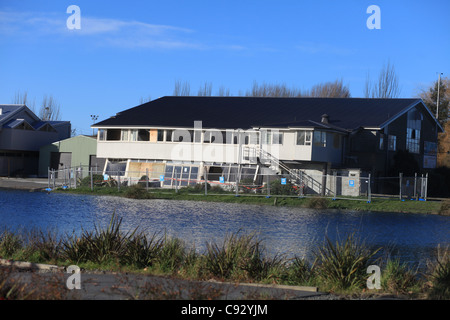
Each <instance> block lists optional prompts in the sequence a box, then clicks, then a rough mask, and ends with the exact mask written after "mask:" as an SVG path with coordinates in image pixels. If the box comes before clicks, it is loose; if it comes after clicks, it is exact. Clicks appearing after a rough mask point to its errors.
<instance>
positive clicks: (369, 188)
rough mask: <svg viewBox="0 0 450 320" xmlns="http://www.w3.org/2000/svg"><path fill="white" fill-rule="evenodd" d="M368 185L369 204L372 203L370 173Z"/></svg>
mask: <svg viewBox="0 0 450 320" xmlns="http://www.w3.org/2000/svg"><path fill="white" fill-rule="evenodd" d="M367 183H368V185H367V196H368V199H367V202H368V203H371V202H372V189H371V186H370V184H371V174H370V173H369V180H368V181H367Z"/></svg>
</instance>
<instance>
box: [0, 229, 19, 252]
mask: <svg viewBox="0 0 450 320" xmlns="http://www.w3.org/2000/svg"><path fill="white" fill-rule="evenodd" d="M22 247H23V241H22V239H21V238H20V237H19V236H18V235H16V234H15V233H13V232H12V231H10V230H8V229H7V228H5V229H4V230H3V231H2V233H1V234H0V256H5V257H11V256H12V255H13V254H14V253H16V252H17V251H18V250H20V249H22Z"/></svg>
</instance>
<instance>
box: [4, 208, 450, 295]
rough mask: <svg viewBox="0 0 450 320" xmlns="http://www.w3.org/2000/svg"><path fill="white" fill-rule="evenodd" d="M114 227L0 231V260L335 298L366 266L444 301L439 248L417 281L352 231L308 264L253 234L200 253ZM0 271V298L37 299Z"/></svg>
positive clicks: (400, 289) (447, 272) (397, 288)
mask: <svg viewBox="0 0 450 320" xmlns="http://www.w3.org/2000/svg"><path fill="white" fill-rule="evenodd" d="M121 226H122V219H121V218H120V217H118V216H117V215H115V214H114V215H113V216H112V217H111V220H110V222H109V224H107V225H106V226H96V227H95V228H94V230H93V231H89V232H88V231H84V232H82V233H81V235H80V236H74V235H66V236H65V237H58V236H57V235H56V234H55V233H53V232H40V231H39V232H37V231H36V230H33V231H32V232H28V233H27V232H25V231H21V232H14V231H11V230H8V229H4V230H3V232H2V233H0V256H1V257H3V258H7V259H17V260H19V259H18V258H20V260H27V261H30V262H39V263H49V262H50V261H51V262H52V264H57V265H60V266H68V265H72V264H76V265H78V266H79V267H80V268H84V269H87V270H92V269H100V270H112V271H122V272H123V271H126V272H135V273H145V274H153V275H164V276H171V277H175V278H180V279H192V280H208V279H216V280H219V281H235V282H258V283H276V284H288V285H306V286H311V285H312V286H318V287H319V288H320V290H321V291H330V292H334V293H340V294H349V293H352V294H354V293H357V294H358V293H359V294H361V293H362V292H363V291H364V290H365V283H366V281H367V278H368V276H369V275H368V274H367V267H368V266H369V265H370V264H379V265H382V266H384V267H383V270H382V279H381V283H382V289H381V290H379V291H378V292H388V293H393V294H404V295H412V294H415V295H416V296H417V295H418V294H421V295H422V296H425V297H428V298H430V299H450V258H449V257H450V255H449V252H450V251H449V250H448V249H446V250H442V249H441V250H438V252H439V254H438V255H437V257H436V259H435V261H430V263H429V268H428V272H427V273H426V274H425V275H423V276H422V277H419V275H418V273H417V272H414V271H412V270H411V269H409V268H408V267H407V266H406V265H404V264H401V263H400V262H399V261H398V260H395V259H394V260H386V261H378V260H375V256H376V255H377V254H378V253H379V251H380V250H382V248H379V249H376V250H374V249H369V247H367V246H366V245H365V243H364V240H363V239H359V238H358V237H356V236H355V235H354V234H349V235H347V236H346V237H343V238H342V239H341V238H339V239H337V240H336V241H332V240H331V239H328V238H325V240H324V243H322V244H318V245H317V246H316V247H315V248H313V250H312V252H313V253H312V258H311V259H310V260H308V259H305V258H300V257H296V256H294V257H293V258H286V257H284V256H281V255H275V256H269V255H268V254H267V251H266V249H265V247H264V244H263V242H262V241H261V240H260V239H259V238H258V236H257V234H256V233H242V232H240V231H239V232H237V233H232V234H228V235H227V236H226V237H225V238H224V239H223V241H222V242H209V243H207V245H206V249H204V251H203V252H199V251H197V250H195V249H194V248H190V247H188V246H186V244H185V243H184V242H183V241H182V240H180V239H178V238H172V237H169V236H168V235H167V234H165V233H164V234H157V233H154V234H152V235H147V234H146V233H144V232H142V231H140V230H138V229H135V230H131V231H123V230H122V228H121ZM377 259H381V258H377ZM385 259H387V258H385ZM0 271H1V272H0V299H27V298H32V297H36V295H35V293H36V292H34V291H33V290H32V288H27V287H24V286H23V285H19V284H17V283H14V282H11V281H8V274H7V272H6V271H5V270H3V269H2V268H0ZM62 283H63V282H62ZM60 287H61V286H60V285H58V280H57V279H56V280H55V285H54V291H55V292H54V297H56V298H58V297H59V298H61V297H63V294H62V293H61V292H59V291H60V289H61V288H60ZM56 289H58V290H56ZM30 290H31V291H30ZM158 290H159V289H158V288H157V287H154V286H151V287H148V288H145V292H142V293H141V294H142V295H145V296H148V297H151V296H152V295H158ZM48 292H52V290H49V291H48ZM167 292H169V291H167ZM172 294H175V295H177V294H180V293H177V292H172V293H170V294H169V293H167V297H169V296H170V297H172ZM197 294H200V291H199V292H197ZM163 296H164V295H163ZM39 297H42V296H38V298H39Z"/></svg>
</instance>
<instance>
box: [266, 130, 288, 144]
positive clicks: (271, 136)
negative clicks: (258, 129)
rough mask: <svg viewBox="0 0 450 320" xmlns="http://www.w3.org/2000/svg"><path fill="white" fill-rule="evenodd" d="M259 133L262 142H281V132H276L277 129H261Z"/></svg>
mask: <svg viewBox="0 0 450 320" xmlns="http://www.w3.org/2000/svg"><path fill="white" fill-rule="evenodd" d="M261 135H262V143H263V144H283V133H282V132H278V130H276V131H274V132H272V131H263V132H262V133H261Z"/></svg>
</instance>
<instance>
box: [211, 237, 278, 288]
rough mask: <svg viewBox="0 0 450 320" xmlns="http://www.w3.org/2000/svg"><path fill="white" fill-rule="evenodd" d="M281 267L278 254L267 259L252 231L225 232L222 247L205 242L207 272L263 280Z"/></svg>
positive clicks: (223, 276)
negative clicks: (242, 232)
mask: <svg viewBox="0 0 450 320" xmlns="http://www.w3.org/2000/svg"><path fill="white" fill-rule="evenodd" d="M282 266H283V262H282V260H281V258H280V257H278V256H276V257H274V258H271V259H268V258H266V257H265V256H264V248H263V246H262V244H261V241H260V240H258V239H257V238H256V237H255V234H253V233H252V234H248V235H240V234H239V232H238V233H235V234H230V235H227V236H226V237H225V239H224V241H223V243H222V245H221V246H219V245H217V244H216V243H208V244H207V251H206V253H205V268H206V270H207V272H209V273H210V274H212V275H213V276H216V277H221V278H232V279H237V278H242V277H244V278H250V279H255V280H262V279H266V278H269V277H271V276H272V275H274V274H275V273H276V272H277V271H278V269H279V268H281V267H282Z"/></svg>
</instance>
